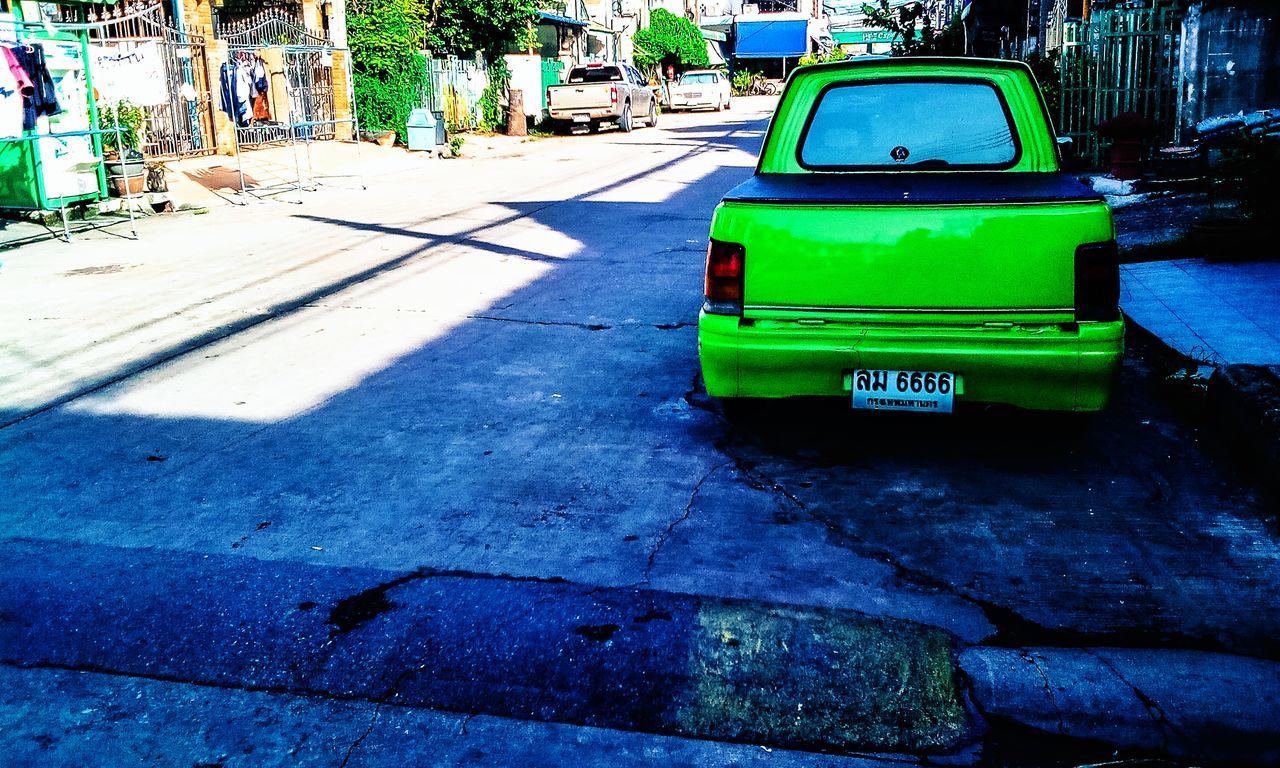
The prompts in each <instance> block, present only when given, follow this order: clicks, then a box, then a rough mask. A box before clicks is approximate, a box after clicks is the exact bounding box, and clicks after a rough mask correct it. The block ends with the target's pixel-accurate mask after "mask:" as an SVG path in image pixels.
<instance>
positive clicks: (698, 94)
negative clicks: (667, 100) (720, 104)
mask: <svg viewBox="0 0 1280 768" xmlns="http://www.w3.org/2000/svg"><path fill="white" fill-rule="evenodd" d="M685 98H686V99H700V98H702V91H695V92H692V93H686V94H685Z"/></svg>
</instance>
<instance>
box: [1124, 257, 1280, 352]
mask: <svg viewBox="0 0 1280 768" xmlns="http://www.w3.org/2000/svg"><path fill="white" fill-rule="evenodd" d="M1120 279H1121V290H1120V303H1121V306H1122V307H1123V308H1124V312H1125V314H1126V315H1128V316H1129V318H1130V319H1131V320H1133V322H1135V323H1137V324H1138V325H1140V326H1142V327H1143V328H1145V329H1146V330H1148V331H1150V332H1151V333H1153V334H1154V335H1156V336H1158V337H1159V338H1160V339H1161V341H1163V342H1164V343H1165V344H1167V345H1168V346H1170V347H1172V348H1173V349H1174V350H1175V351H1177V352H1179V353H1181V354H1183V355H1185V356H1186V357H1189V358H1191V359H1193V360H1198V361H1201V362H1204V363H1206V364H1209V365H1214V366H1221V365H1228V364H1237V363H1246V364H1251V365H1274V364H1280V312H1278V311H1277V310H1280V261H1264V262H1246V263H1224V262H1209V261H1205V260H1204V259H1184V260H1179V261H1156V262H1147V263H1144V264H1125V265H1124V266H1122V267H1121V268H1120Z"/></svg>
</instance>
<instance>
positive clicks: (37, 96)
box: [9, 43, 62, 130]
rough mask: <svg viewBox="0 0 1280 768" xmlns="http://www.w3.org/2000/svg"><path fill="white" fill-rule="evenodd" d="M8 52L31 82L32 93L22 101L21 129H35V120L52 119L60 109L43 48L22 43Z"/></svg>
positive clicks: (33, 44) (34, 44)
mask: <svg viewBox="0 0 1280 768" xmlns="http://www.w3.org/2000/svg"><path fill="white" fill-rule="evenodd" d="M9 52H10V53H12V54H13V57H14V58H15V59H16V60H17V62H18V65H19V66H20V67H21V68H22V70H23V71H24V72H26V74H27V79H28V80H30V81H31V85H32V92H31V94H30V95H28V96H25V97H23V100H22V108H23V112H22V127H23V128H24V129H25V130H31V129H32V128H35V127H36V118H38V117H40V116H42V115H48V116H50V117H52V116H53V115H56V114H59V113H61V112H62V107H60V106H58V94H57V91H56V90H54V87H53V77H52V76H51V75H50V74H49V67H48V65H47V64H45V60H44V47H43V46H41V45H40V44H39V43H22V44H20V45H15V46H13V47H12V48H9Z"/></svg>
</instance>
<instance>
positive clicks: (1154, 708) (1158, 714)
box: [1083, 648, 1195, 752]
mask: <svg viewBox="0 0 1280 768" xmlns="http://www.w3.org/2000/svg"><path fill="white" fill-rule="evenodd" d="M1083 650H1084V652H1085V653H1087V654H1089V655H1090V656H1092V657H1093V658H1095V659H1097V660H1098V661H1099V662H1100V663H1101V664H1102V666H1104V667H1106V668H1107V669H1108V670H1109V671H1110V672H1111V674H1113V675H1115V677H1116V679H1117V680H1119V681H1120V682H1121V683H1124V684H1125V686H1126V687H1128V688H1129V690H1131V691H1133V695H1134V697H1135V698H1136V699H1137V700H1138V703H1140V704H1142V708H1143V709H1144V710H1145V711H1146V713H1147V717H1149V718H1151V722H1153V723H1155V725H1156V727H1157V728H1158V729H1159V730H1160V739H1161V749H1162V750H1164V751H1165V752H1168V751H1169V733H1170V732H1172V733H1173V734H1174V735H1175V736H1177V737H1178V738H1180V739H1182V741H1183V743H1185V744H1186V745H1187V746H1193V745H1194V744H1195V741H1193V740H1190V739H1188V738H1187V735H1186V734H1185V733H1183V732H1182V731H1181V730H1179V729H1178V728H1177V727H1176V726H1174V724H1173V723H1172V722H1171V721H1170V720H1169V716H1168V714H1166V713H1165V711H1164V708H1163V707H1161V706H1160V704H1159V703H1158V702H1157V701H1156V700H1155V699H1153V698H1151V697H1150V696H1148V695H1147V694H1146V692H1145V691H1143V690H1142V689H1141V688H1139V687H1138V686H1136V685H1134V684H1133V683H1131V682H1129V679H1128V678H1126V677H1125V676H1124V675H1122V674H1120V670H1119V669H1117V668H1116V666H1115V664H1113V663H1112V662H1111V660H1110V659H1108V658H1106V657H1105V656H1100V655H1099V654H1098V653H1097V652H1095V651H1093V650H1090V649H1088V648H1085V649H1083Z"/></svg>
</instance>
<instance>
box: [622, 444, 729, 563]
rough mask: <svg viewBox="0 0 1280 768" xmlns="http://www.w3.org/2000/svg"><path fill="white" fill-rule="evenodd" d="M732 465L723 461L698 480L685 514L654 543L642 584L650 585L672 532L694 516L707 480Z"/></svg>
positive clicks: (691, 492) (685, 507) (674, 521)
mask: <svg viewBox="0 0 1280 768" xmlns="http://www.w3.org/2000/svg"><path fill="white" fill-rule="evenodd" d="M732 463H733V462H732V461H722V462H720V463H719V464H717V465H715V466H714V467H712V468H711V469H708V470H707V471H706V473H705V474H704V475H703V476H702V478H701V479H699V480H698V482H697V484H696V485H694V486H693V490H692V491H690V492H689V503H688V504H685V505H684V514H682V515H681V516H680V517H678V518H676V519H675V520H673V521H671V524H670V525H668V526H667V528H666V530H664V531H663V532H662V533H660V534H658V540H657V542H655V543H654V545H653V549H652V550H650V551H649V559H648V561H647V562H646V563H645V566H644V578H643V579H641V580H640V583H641V584H648V583H649V577H650V575H651V574H652V571H653V564H654V561H655V560H657V558H658V553H659V552H661V551H662V547H663V546H665V545H666V543H667V539H668V538H670V537H671V532H672V531H674V530H675V529H676V526H678V525H680V524H681V523H683V522H684V521H686V520H688V519H689V516H690V515H691V514H693V503H694V501H696V500H697V498H698V493H699V492H700V491H701V490H702V486H703V484H704V483H706V482H707V480H709V479H711V476H712V475H714V474H715V473H716V472H719V471H720V470H721V469H724V468H725V467H727V466H729V465H730V464H732Z"/></svg>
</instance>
